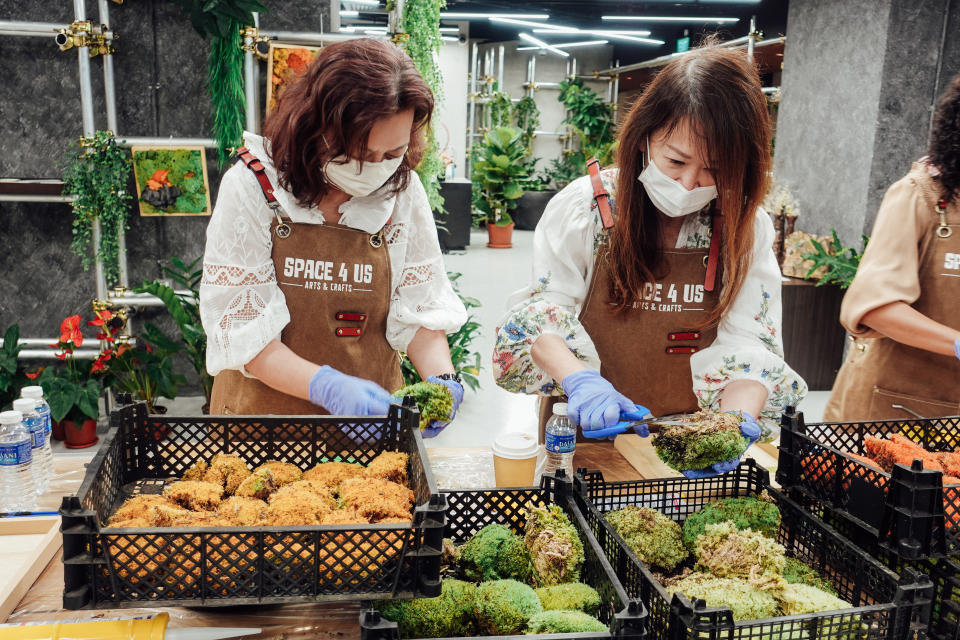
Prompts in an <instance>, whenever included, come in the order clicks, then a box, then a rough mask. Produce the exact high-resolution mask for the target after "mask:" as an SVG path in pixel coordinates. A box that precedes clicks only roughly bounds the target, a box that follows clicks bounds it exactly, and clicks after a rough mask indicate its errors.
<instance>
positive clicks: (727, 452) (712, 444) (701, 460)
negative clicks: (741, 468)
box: [653, 411, 750, 471]
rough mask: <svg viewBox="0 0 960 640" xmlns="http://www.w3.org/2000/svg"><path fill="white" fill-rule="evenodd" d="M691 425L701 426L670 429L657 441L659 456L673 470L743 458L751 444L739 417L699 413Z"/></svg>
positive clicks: (666, 429) (655, 440)
mask: <svg viewBox="0 0 960 640" xmlns="http://www.w3.org/2000/svg"><path fill="white" fill-rule="evenodd" d="M689 422H692V423H694V424H696V425H697V426H680V425H675V426H669V427H666V428H664V429H663V431H661V432H660V433H659V434H657V435H656V436H655V437H654V439H653V447H654V449H656V451H657V456H658V457H659V458H660V459H661V460H663V461H664V462H665V463H666V464H667V465H668V466H669V467H670V468H671V469H676V470H677V471H686V470H688V469H706V468H708V467H710V466H711V465H713V464H716V463H717V462H723V461H725V460H732V459H733V458H736V457H738V456H740V455H743V452H744V451H746V450H747V447H748V446H749V445H750V440H749V438H746V437H745V436H744V435H743V434H742V433H740V416H739V415H737V414H732V413H720V412H717V411H699V412H697V413H696V414H694V416H693V417H692V418H691V419H690V420H689Z"/></svg>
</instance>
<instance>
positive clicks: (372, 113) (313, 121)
mask: <svg viewBox="0 0 960 640" xmlns="http://www.w3.org/2000/svg"><path fill="white" fill-rule="evenodd" d="M408 109H413V130H412V131H411V132H410V146H409V148H408V149H407V152H406V155H405V156H404V159H403V163H402V164H401V165H400V168H398V169H397V172H396V173H394V174H393V176H392V177H391V178H390V180H388V181H387V184H389V185H391V186H392V191H393V192H394V193H396V192H399V191H402V190H403V189H405V188H406V187H407V184H408V182H409V180H410V171H411V170H412V169H413V168H414V167H416V166H417V164H419V162H420V158H421V157H422V155H423V147H424V129H425V127H427V126H428V125H429V123H430V118H431V117H432V115H433V93H432V92H431V91H430V87H429V86H427V83H426V82H424V80H423V78H422V77H421V76H420V73H419V72H418V71H417V69H416V67H414V65H413V61H412V60H411V59H410V57H409V56H408V55H407V54H406V53H404V51H403V50H402V49H400V48H399V47H397V46H396V45H394V44H391V43H389V42H386V41H384V40H379V39H375V38H358V39H356V40H348V41H345V42H338V43H336V44H331V45H328V46H326V47H324V48H323V50H322V51H320V53H318V54H317V57H316V58H314V60H313V62H312V63H311V64H310V66H309V67H308V68H307V70H306V72H305V73H304V74H303V76H301V77H300V79H299V80H297V81H296V82H295V83H293V84H292V85H290V86H289V87H287V88H286V90H284V92H283V95H282V96H281V98H280V101H279V103H278V104H277V108H276V109H274V110H273V111H271V112H270V115H269V116H268V117H267V121H266V123H264V127H263V131H264V136H265V137H266V138H268V139H269V140H270V144H269V151H268V153H269V155H270V158H271V160H272V161H273V164H274V166H275V167H276V168H277V174H278V178H279V182H280V186H281V187H283V188H284V189H286V190H287V191H289V192H291V193H292V194H293V195H294V196H295V197H296V199H297V202H298V203H300V204H301V205H302V206H310V205H312V204H315V203H316V202H318V201H320V200H321V199H323V197H324V196H325V195H326V194H327V193H328V192H329V191H330V189H331V186H330V184H329V183H328V182H327V181H326V180H325V179H324V176H323V172H322V171H321V170H320V167H323V166H324V165H325V164H326V163H327V162H328V161H330V160H332V159H333V158H336V157H337V156H340V155H346V156H349V157H352V158H358V159H360V160H361V166H362V159H363V158H364V157H365V156H366V154H367V140H368V138H369V136H370V130H371V129H372V128H373V125H374V124H375V123H376V122H377V120H379V119H381V118H384V117H387V116H392V115H394V114H396V113H400V112H401V111H407V110H408Z"/></svg>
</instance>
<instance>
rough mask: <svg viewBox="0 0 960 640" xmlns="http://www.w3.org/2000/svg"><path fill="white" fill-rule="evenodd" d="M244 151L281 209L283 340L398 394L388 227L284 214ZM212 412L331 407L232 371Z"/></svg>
mask: <svg viewBox="0 0 960 640" xmlns="http://www.w3.org/2000/svg"><path fill="white" fill-rule="evenodd" d="M239 153H240V157H241V159H242V160H243V161H244V163H245V164H246V165H247V167H248V168H250V169H251V170H252V171H254V173H255V174H256V176H257V180H258V181H259V182H260V185H261V187H262V188H263V189H264V196H265V197H266V198H267V203H268V205H270V207H271V208H272V209H274V211H275V212H276V213H277V219H276V220H275V221H274V222H273V224H272V225H271V229H272V234H273V235H272V236H271V237H272V239H273V249H272V256H271V257H272V259H273V266H274V269H275V271H276V278H277V284H278V285H279V287H280V290H281V291H283V295H284V298H285V299H286V304H287V309H288V310H289V312H290V322H289V323H288V324H287V326H286V327H284V329H283V332H282V334H281V336H280V341H281V342H282V343H283V344H285V345H287V346H288V347H290V349H291V350H292V351H293V352H294V353H296V354H297V355H299V356H300V357H302V358H305V359H307V360H309V361H310V362H315V363H317V364H329V365H330V366H332V367H334V368H336V369H337V370H339V371H341V372H343V373H346V374H348V375H352V376H358V377H361V378H366V379H367V380H372V381H374V382H376V383H377V384H379V385H380V386H382V387H383V388H384V389H386V390H387V391H390V392H392V391H395V390H396V389H398V388H400V386H401V385H402V380H403V378H402V376H401V374H400V360H399V356H398V354H397V352H396V351H395V350H394V349H393V348H391V347H390V345H389V343H388V342H387V339H386V323H387V313H388V311H389V309H390V294H391V289H392V284H391V282H392V279H391V269H390V255H389V252H388V250H387V246H386V243H385V242H384V241H383V234H382V231H381V232H379V233H376V234H372V235H371V234H369V233H365V232H363V231H359V230H356V229H350V228H348V227H344V226H340V225H332V224H305V223H294V222H290V221H289V220H287V219H283V218H281V217H280V215H279V209H278V206H275V205H276V199H275V198H273V193H272V186H270V185H269V181H268V180H267V179H266V175H265V174H264V173H263V165H262V164H261V163H260V162H259V161H258V160H257V159H256V158H254V157H253V156H252V155H250V153H249V152H248V151H246V150H245V149H241V150H240V152H239ZM265 181H266V182H265ZM210 413H212V414H240V415H268V414H274V415H322V414H326V413H328V411H327V410H326V409H324V408H323V407H320V406H317V405H315V404H313V403H312V402H309V401H308V400H301V399H300V398H295V397H293V396H289V395H287V394H285V393H281V392H280V391H277V390H275V389H273V388H271V387H268V386H267V385H265V384H263V383H262V382H260V381H259V380H257V379H256V378H250V377H247V376H245V375H243V374H242V373H240V372H239V371H235V370H227V371H222V372H220V373H218V374H217V375H216V377H215V378H214V380H213V392H212V394H211V399H210Z"/></svg>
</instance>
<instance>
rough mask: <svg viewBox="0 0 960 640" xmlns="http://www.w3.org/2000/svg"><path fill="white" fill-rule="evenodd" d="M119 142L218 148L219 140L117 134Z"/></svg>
mask: <svg viewBox="0 0 960 640" xmlns="http://www.w3.org/2000/svg"><path fill="white" fill-rule="evenodd" d="M116 140H117V144H118V145H120V146H121V147H163V146H168V147H205V148H207V149H216V148H217V141H216V140H214V139H213V138H173V137H170V138H147V137H142V136H121V135H118V136H116Z"/></svg>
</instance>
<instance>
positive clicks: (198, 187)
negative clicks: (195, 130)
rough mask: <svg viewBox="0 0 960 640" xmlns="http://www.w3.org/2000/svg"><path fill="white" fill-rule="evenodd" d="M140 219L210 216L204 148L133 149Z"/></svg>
mask: <svg viewBox="0 0 960 640" xmlns="http://www.w3.org/2000/svg"><path fill="white" fill-rule="evenodd" d="M130 153H131V155H132V156H133V175H134V182H136V184H137V205H138V206H139V209H140V215H141V216H208V215H210V212H211V211H212V208H211V206H210V179H209V177H208V175H207V157H206V152H205V150H204V148H203V147H131V148H130Z"/></svg>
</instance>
